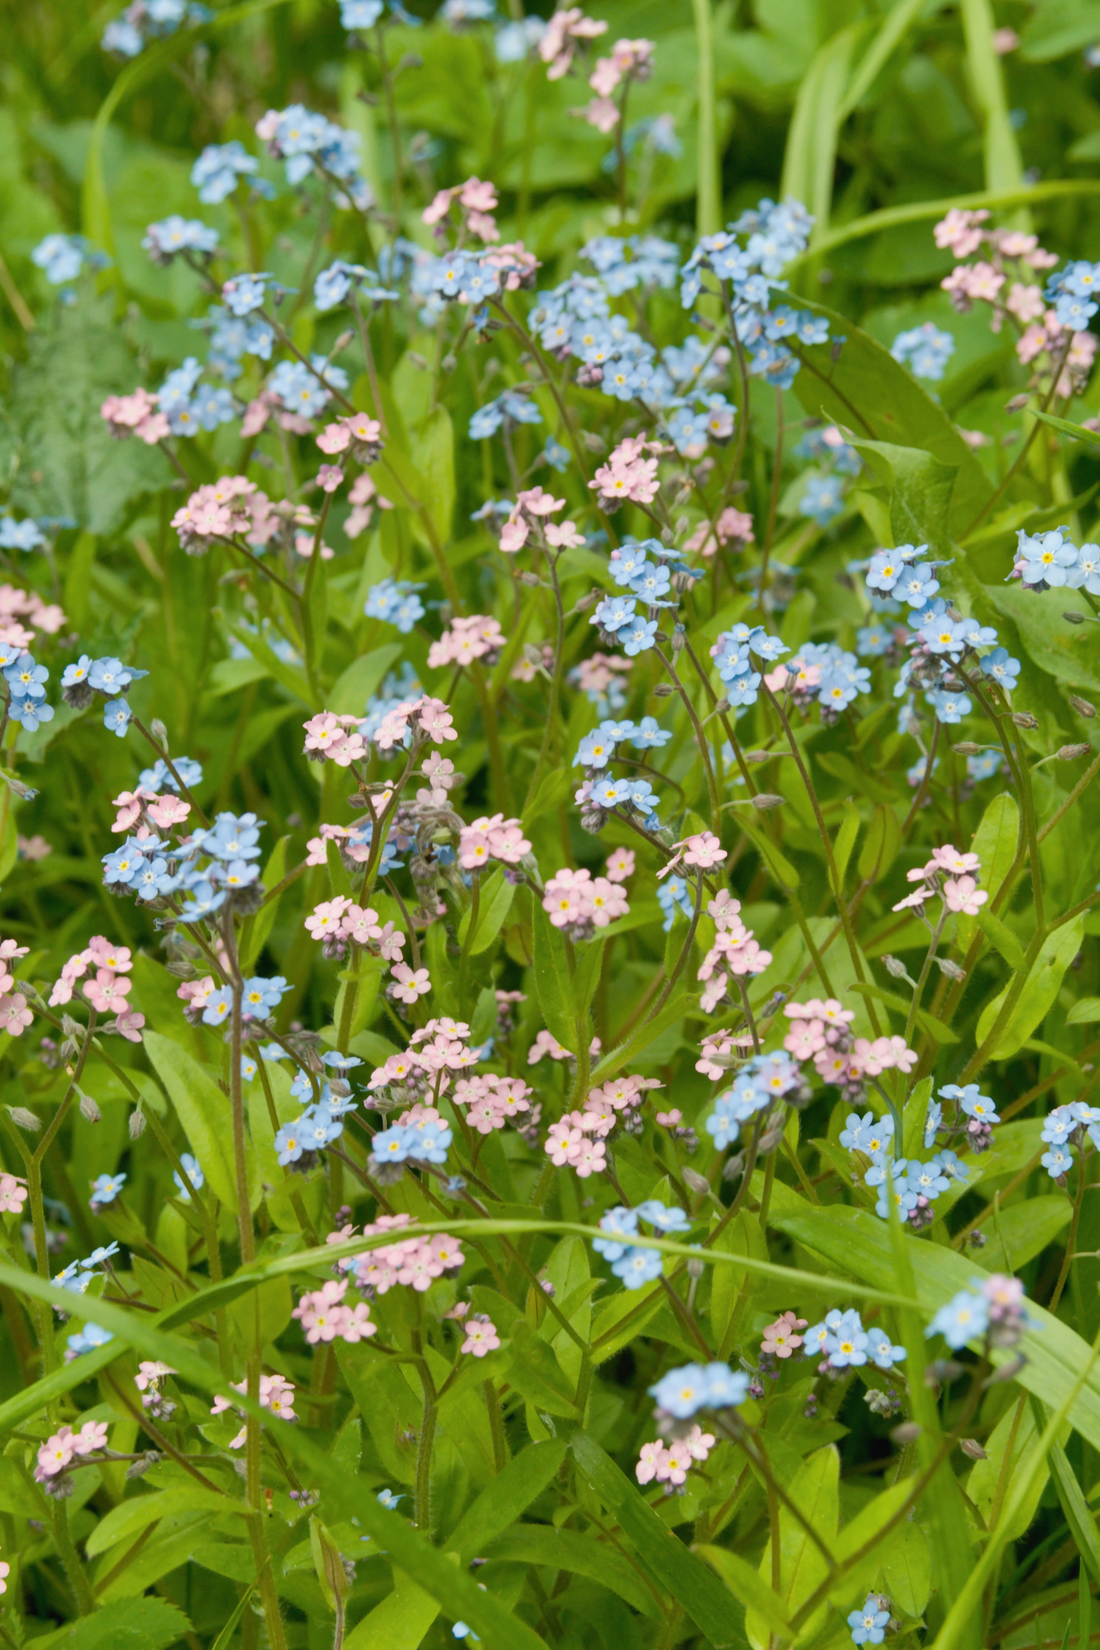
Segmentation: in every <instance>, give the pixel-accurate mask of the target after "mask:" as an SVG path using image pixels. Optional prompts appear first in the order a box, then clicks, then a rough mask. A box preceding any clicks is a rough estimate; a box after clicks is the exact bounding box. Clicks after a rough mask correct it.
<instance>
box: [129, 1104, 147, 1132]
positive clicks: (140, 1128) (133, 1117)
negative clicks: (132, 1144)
mask: <svg viewBox="0 0 1100 1650" xmlns="http://www.w3.org/2000/svg"><path fill="white" fill-rule="evenodd" d="M144 1133H145V1113H144V1112H143V1111H142V1110H141V1108H140V1106H139V1107H138V1109H137V1111H132V1112H131V1113H130V1139H131V1140H140V1139H141V1137H142V1135H143V1134H144Z"/></svg>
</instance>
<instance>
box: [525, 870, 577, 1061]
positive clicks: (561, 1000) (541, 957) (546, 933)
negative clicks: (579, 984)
mask: <svg viewBox="0 0 1100 1650" xmlns="http://www.w3.org/2000/svg"><path fill="white" fill-rule="evenodd" d="M532 928H533V933H534V948H535V955H534V974H535V990H536V991H537V993H538V999H539V1007H540V1008H541V1010H542V1017H543V1019H544V1020H545V1021H546V1025H547V1027H548V1029H549V1030H550V1032H551V1033H552V1035H553V1036H555V1037H556V1038H557V1040H558V1042H559V1043H560V1044H561V1045H562V1047H563V1048H567V1049H569V1050H570V1051H571V1052H572V1053H576V1051H577V1046H578V1045H577V1027H576V1022H575V1021H574V1019H573V1012H572V1007H571V991H570V979H569V963H568V961H567V959H566V954H565V940H564V939H563V938H562V935H561V932H560V931H559V930H558V929H557V928H555V927H554V926H553V924H552V923H551V921H550V919H549V917H548V916H547V915H546V912H545V911H544V910H543V909H542V905H541V903H540V902H539V901H538V900H534V901H532Z"/></svg>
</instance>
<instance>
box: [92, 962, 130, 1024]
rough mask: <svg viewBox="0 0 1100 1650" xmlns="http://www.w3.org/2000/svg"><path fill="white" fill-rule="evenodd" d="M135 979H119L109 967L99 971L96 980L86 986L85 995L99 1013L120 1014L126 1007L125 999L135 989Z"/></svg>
mask: <svg viewBox="0 0 1100 1650" xmlns="http://www.w3.org/2000/svg"><path fill="white" fill-rule="evenodd" d="M133 984H134V982H133V980H127V979H119V977H118V975H117V974H112V972H111V970H110V969H109V968H101V969H99V970H98V971H97V973H96V977H95V979H94V980H88V981H87V983H86V984H85V986H84V995H85V997H87V999H88V1001H89V1002H90V1003H91V1005H92V1007H93V1008H94V1009H95V1010H96V1012H97V1013H99V1014H118V1013H120V1012H121V1011H122V1010H123V1009H124V1008H125V1007H126V1001H125V999H126V998H127V997H128V996H129V994H130V992H131V991H132V990H133Z"/></svg>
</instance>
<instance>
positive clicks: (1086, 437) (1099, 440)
mask: <svg viewBox="0 0 1100 1650" xmlns="http://www.w3.org/2000/svg"><path fill="white" fill-rule="evenodd" d="M1097 21H1100V6H1098V7H1097ZM1031 416H1032V417H1033V418H1041V419H1042V421H1043V423H1044V424H1049V425H1050V427H1051V429H1053V430H1060V431H1061V433H1062V434H1063V435H1071V436H1072V437H1073V439H1074V441H1084V442H1086V443H1087V444H1088V445H1090V446H1093V447H1098V446H1100V430H1087V429H1086V428H1085V426H1084V425H1083V424H1071V423H1070V421H1069V419H1068V418H1055V416H1054V414H1053V413H1048V412H1040V411H1039V410H1038V409H1037V408H1036V409H1035V410H1034V411H1033V412H1032V415H1031Z"/></svg>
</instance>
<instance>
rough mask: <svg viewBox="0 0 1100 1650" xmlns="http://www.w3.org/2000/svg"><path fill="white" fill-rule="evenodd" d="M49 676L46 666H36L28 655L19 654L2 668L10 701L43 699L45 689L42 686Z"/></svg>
mask: <svg viewBox="0 0 1100 1650" xmlns="http://www.w3.org/2000/svg"><path fill="white" fill-rule="evenodd" d="M49 676H50V673H49V671H48V670H47V669H46V666H45V665H36V664H35V662H34V659H33V658H32V657H31V655H30V654H29V653H21V654H20V655H19V657H18V659H13V661H12V663H11V664H10V665H6V666H5V667H4V680H5V681H6V682H7V684H8V688H9V690H10V693H11V697H12V699H31V700H34V699H44V698H45V697H46V689H45V688H44V687H43V685H42V684H43V682H47V681H49Z"/></svg>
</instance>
